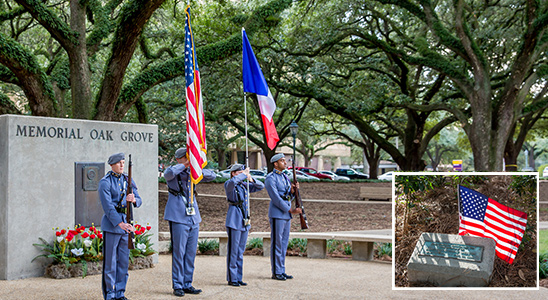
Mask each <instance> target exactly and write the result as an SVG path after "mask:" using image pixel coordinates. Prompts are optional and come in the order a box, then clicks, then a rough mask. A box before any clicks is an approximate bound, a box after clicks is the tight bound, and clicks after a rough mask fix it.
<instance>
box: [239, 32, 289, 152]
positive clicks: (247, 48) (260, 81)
mask: <svg viewBox="0 0 548 300" xmlns="http://www.w3.org/2000/svg"><path fill="white" fill-rule="evenodd" d="M242 40H243V51H242V52H243V80H244V92H246V93H253V94H256V95H257V100H258V101H259V108H260V110H261V117H262V119H263V124H264V131H265V136H266V143H267V144H268V148H270V149H274V147H276V144H277V143H278V141H279V140H280V138H279V137H278V132H276V127H275V126H274V120H272V116H273V115H274V111H275V110H276V102H274V98H273V97H272V94H271V93H270V90H269V89H268V85H267V84H266V80H265V79H264V76H263V72H262V71H261V67H260V66H259V63H258V62H257V58H256V57H255V54H253V49H252V48H251V45H250V44H249V40H248V39H247V35H246V34H245V29H242Z"/></svg>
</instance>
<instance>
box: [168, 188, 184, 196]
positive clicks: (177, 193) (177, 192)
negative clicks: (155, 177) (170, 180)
mask: <svg viewBox="0 0 548 300" xmlns="http://www.w3.org/2000/svg"><path fill="white" fill-rule="evenodd" d="M167 190H168V192H169V193H170V194H172V195H173V196H183V197H184V196H185V195H184V194H183V193H181V191H177V190H174V189H172V188H170V187H168V188H167Z"/></svg>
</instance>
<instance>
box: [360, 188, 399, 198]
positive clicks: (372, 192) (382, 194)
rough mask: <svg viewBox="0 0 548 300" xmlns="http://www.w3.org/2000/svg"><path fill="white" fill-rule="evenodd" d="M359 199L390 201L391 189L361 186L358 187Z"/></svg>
mask: <svg viewBox="0 0 548 300" xmlns="http://www.w3.org/2000/svg"><path fill="white" fill-rule="evenodd" d="M360 199H364V200H369V201H370V200H372V199H377V200H381V199H382V200H387V201H390V200H391V199H392V187H384V186H362V187H360Z"/></svg>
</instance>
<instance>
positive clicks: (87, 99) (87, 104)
mask: <svg viewBox="0 0 548 300" xmlns="http://www.w3.org/2000/svg"><path fill="white" fill-rule="evenodd" d="M81 3H83V1H70V28H71V29H72V30H74V31H75V32H78V44H76V45H73V46H72V47H71V49H70V51H68V55H69V65H70V91H71V93H72V101H73V102H72V117H73V118H75V119H89V118H90V117H91V77H90V72H89V64H88V55H87V49H86V7H85V6H83V5H81Z"/></svg>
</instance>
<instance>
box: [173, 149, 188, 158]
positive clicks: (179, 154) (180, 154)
mask: <svg viewBox="0 0 548 300" xmlns="http://www.w3.org/2000/svg"><path fill="white" fill-rule="evenodd" d="M185 155H186V148H184V147H183V148H179V149H177V151H175V158H181V157H183V156H185Z"/></svg>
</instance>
